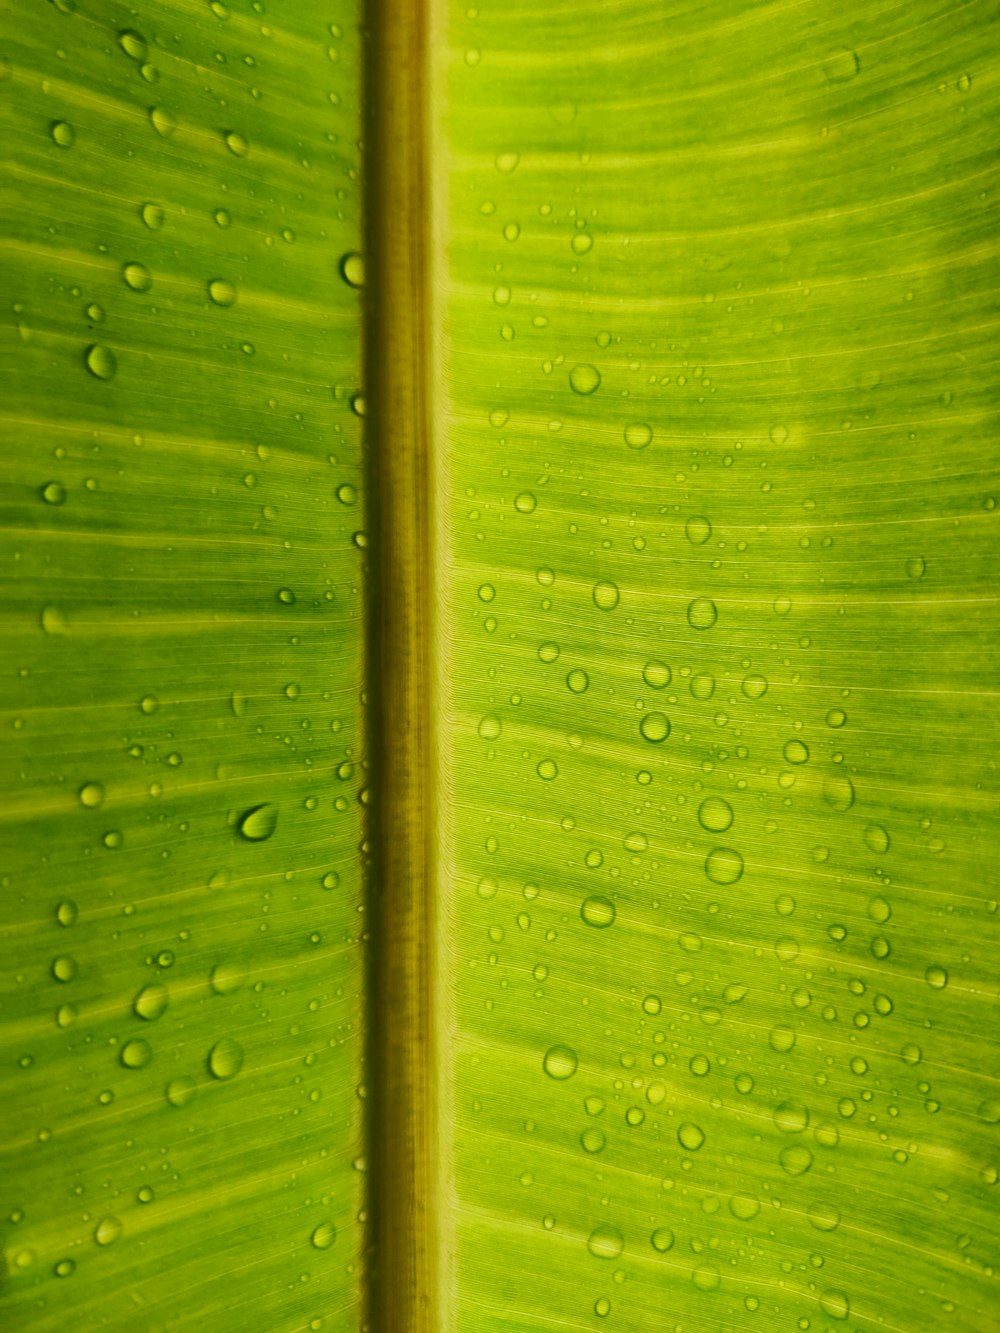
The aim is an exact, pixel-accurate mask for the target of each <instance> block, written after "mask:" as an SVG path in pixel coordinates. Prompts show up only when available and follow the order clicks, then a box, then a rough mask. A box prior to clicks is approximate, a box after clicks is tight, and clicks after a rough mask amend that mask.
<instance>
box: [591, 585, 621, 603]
mask: <svg viewBox="0 0 1000 1333" xmlns="http://www.w3.org/2000/svg"><path fill="white" fill-rule="evenodd" d="M593 597H594V605H595V606H596V607H598V609H599V610H601V611H613V610H614V609H615V607H616V606H617V605H618V600H619V597H620V593H619V591H618V585H617V584H615V583H612V582H611V581H610V580H608V579H604V580H602V581H601V582H600V583H595V584H594V592H593Z"/></svg>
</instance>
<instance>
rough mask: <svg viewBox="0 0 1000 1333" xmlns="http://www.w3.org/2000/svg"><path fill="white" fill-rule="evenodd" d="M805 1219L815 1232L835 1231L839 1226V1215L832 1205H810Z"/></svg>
mask: <svg viewBox="0 0 1000 1333" xmlns="http://www.w3.org/2000/svg"><path fill="white" fill-rule="evenodd" d="M806 1217H808V1219H809V1221H810V1223H811V1224H812V1225H813V1226H814V1227H815V1228H816V1230H817V1231H836V1230H837V1228H838V1227H839V1226H840V1213H839V1211H838V1210H837V1209H836V1208H834V1206H833V1204H832V1203H811V1204H810V1205H809V1207H808V1208H807V1209H806Z"/></svg>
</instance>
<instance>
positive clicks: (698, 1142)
mask: <svg viewBox="0 0 1000 1333" xmlns="http://www.w3.org/2000/svg"><path fill="white" fill-rule="evenodd" d="M677 1142H678V1143H679V1144H680V1145H681V1147H682V1148H684V1149H685V1150H686V1151H687V1152H697V1151H698V1149H699V1148H700V1147H701V1146H702V1144H703V1143H704V1142H705V1131H704V1130H703V1129H702V1127H701V1126H700V1125H696V1124H695V1123H694V1122H693V1121H692V1120H686V1121H685V1122H684V1123H683V1124H682V1125H678V1127H677Z"/></svg>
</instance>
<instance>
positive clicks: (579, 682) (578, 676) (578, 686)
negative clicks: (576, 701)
mask: <svg viewBox="0 0 1000 1333" xmlns="http://www.w3.org/2000/svg"><path fill="white" fill-rule="evenodd" d="M589 685H590V677H589V676H588V675H587V673H586V671H584V670H583V668H582V667H574V668H573V670H572V671H570V672H567V675H566V686H567V688H568V689H570V690H572V692H573V693H574V694H583V693H585V691H586V689H587V687H588V686H589Z"/></svg>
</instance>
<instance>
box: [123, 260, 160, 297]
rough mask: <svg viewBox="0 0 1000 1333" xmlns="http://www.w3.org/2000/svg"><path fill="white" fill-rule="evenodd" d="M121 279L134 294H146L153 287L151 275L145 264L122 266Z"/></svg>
mask: <svg viewBox="0 0 1000 1333" xmlns="http://www.w3.org/2000/svg"><path fill="white" fill-rule="evenodd" d="M122 277H123V278H124V279H125V282H126V284H127V285H128V286H129V287H131V288H132V290H133V291H134V292H148V291H149V289H150V287H152V285H153V279H152V275H151V274H150V272H149V269H148V268H147V267H146V265H145V264H138V263H131V264H125V265H123V267H122Z"/></svg>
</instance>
